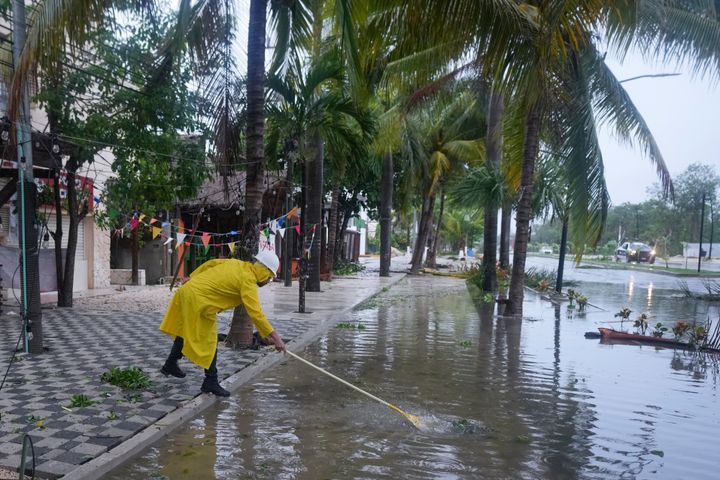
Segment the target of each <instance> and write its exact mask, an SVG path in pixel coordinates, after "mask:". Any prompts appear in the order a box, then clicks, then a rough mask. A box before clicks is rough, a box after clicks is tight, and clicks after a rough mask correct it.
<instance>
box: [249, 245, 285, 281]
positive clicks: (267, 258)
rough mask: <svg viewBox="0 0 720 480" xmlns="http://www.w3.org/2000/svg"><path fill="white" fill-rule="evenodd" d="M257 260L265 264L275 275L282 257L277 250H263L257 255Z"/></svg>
mask: <svg viewBox="0 0 720 480" xmlns="http://www.w3.org/2000/svg"><path fill="white" fill-rule="evenodd" d="M254 258H255V260H257V261H258V262H260V263H262V264H263V265H265V266H266V267H267V268H268V269H269V270H270V271H271V272H272V275H273V277H275V276H276V275H277V271H278V268H280V259H279V258H278V256H277V255H275V252H271V251H270V250H263V251H261V252H258V254H257V255H255V257H254Z"/></svg>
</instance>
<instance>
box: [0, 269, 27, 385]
mask: <svg viewBox="0 0 720 480" xmlns="http://www.w3.org/2000/svg"><path fill="white" fill-rule="evenodd" d="M18 270H20V263H18V266H17V268H16V269H15V273H13V275H12V278H11V279H10V289H11V290H12V292H13V296H14V297H15V300H16V301H17V302H18V304H20V299H19V298H18V297H17V294H16V293H15V275H17V272H18ZM25 329H26V326H25V321H24V319H23V323H22V325H21V327H20V336H19V337H18V339H17V343H16V344H15V349H13V353H12V356H11V357H10V362H9V363H8V366H7V369H6V370H5V375H4V376H3V379H2V382H0V391H2V388H3V386H5V380H6V379H7V376H8V373H9V372H10V367H11V366H12V364H13V363H14V362H15V356H16V355H17V352H18V350H19V349H20V342H21V341H22V338H23V333H24V332H25Z"/></svg>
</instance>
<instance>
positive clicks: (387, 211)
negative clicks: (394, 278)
mask: <svg viewBox="0 0 720 480" xmlns="http://www.w3.org/2000/svg"><path fill="white" fill-rule="evenodd" d="M393 176H394V168H393V157H392V153H390V152H388V153H386V154H385V155H384V156H383V172H382V183H381V192H380V195H381V198H380V276H381V277H389V276H390V263H391V261H392V202H393Z"/></svg>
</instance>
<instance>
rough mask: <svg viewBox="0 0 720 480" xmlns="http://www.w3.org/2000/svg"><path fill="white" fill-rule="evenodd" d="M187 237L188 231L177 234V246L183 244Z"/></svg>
mask: <svg viewBox="0 0 720 480" xmlns="http://www.w3.org/2000/svg"><path fill="white" fill-rule="evenodd" d="M185 237H187V233H179V232H178V234H177V244H176V245H175V248H177V247H178V246H179V245H182V244H183V242H184V241H185Z"/></svg>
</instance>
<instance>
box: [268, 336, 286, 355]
mask: <svg viewBox="0 0 720 480" xmlns="http://www.w3.org/2000/svg"><path fill="white" fill-rule="evenodd" d="M270 338H271V339H272V341H273V343H274V344H275V350H277V351H278V352H283V353H285V352H286V351H287V349H286V348H285V342H283V339H282V338H280V335H278V333H277V332H276V331H273V332H272V333H271V334H270Z"/></svg>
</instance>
